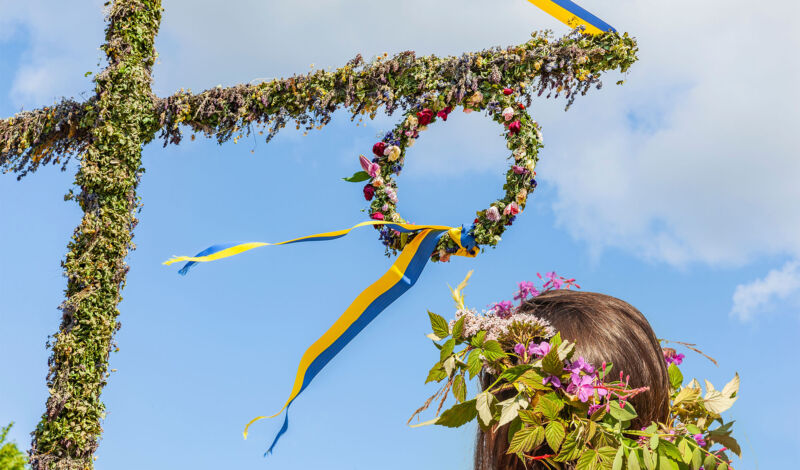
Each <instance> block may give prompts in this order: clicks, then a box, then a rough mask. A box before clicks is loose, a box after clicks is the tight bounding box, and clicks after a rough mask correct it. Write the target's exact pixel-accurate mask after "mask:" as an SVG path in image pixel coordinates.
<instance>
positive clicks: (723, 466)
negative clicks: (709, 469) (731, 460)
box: [717, 462, 728, 470]
mask: <svg viewBox="0 0 800 470" xmlns="http://www.w3.org/2000/svg"><path fill="white" fill-rule="evenodd" d="M717 470H728V464H727V463H725V462H722V463H721V464H719V466H718V467H717Z"/></svg>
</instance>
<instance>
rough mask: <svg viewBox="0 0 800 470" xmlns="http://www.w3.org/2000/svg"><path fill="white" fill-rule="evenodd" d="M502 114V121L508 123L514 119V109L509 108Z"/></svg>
mask: <svg viewBox="0 0 800 470" xmlns="http://www.w3.org/2000/svg"><path fill="white" fill-rule="evenodd" d="M502 114H503V119H505V120H506V121H510V120H511V119H512V118H513V117H514V108H512V107H511V106H509V107H507V108H506V109H504V110H503V113H502Z"/></svg>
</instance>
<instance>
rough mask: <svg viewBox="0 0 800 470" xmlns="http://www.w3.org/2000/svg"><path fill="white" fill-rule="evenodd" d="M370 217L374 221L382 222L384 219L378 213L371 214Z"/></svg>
mask: <svg viewBox="0 0 800 470" xmlns="http://www.w3.org/2000/svg"><path fill="white" fill-rule="evenodd" d="M370 217H372V218H373V219H375V220H383V218H384V217H383V214H381V213H380V212H373V213H372V215H371V216H370Z"/></svg>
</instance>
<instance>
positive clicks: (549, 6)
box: [528, 0, 616, 34]
mask: <svg viewBox="0 0 800 470" xmlns="http://www.w3.org/2000/svg"><path fill="white" fill-rule="evenodd" d="M528 1H529V2H531V3H533V4H534V5H536V6H537V7H539V8H541V9H542V10H544V11H545V13H547V14H549V15H550V16H552V17H553V18H555V19H557V20H558V21H560V22H562V23H564V24H565V25H567V26H569V27H570V28H577V27H578V26H584V27H585V28H586V32H587V33H589V34H601V33H605V32H608V31H611V32H615V31H616V29H614V27H613V26H611V25H610V24H608V23H606V22H605V21H603V20H601V19H600V18H598V17H596V16H595V15H593V14H591V13H589V12H588V11H586V10H584V9H583V8H581V6H580V5H578V4H577V3H575V2H572V1H570V0H528Z"/></svg>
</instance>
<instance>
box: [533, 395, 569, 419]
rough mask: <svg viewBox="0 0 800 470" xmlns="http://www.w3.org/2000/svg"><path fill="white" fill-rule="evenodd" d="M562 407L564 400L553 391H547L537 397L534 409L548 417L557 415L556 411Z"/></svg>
mask: <svg viewBox="0 0 800 470" xmlns="http://www.w3.org/2000/svg"><path fill="white" fill-rule="evenodd" d="M563 407H564V402H563V401H562V400H561V399H560V398H558V396H557V395H556V394H555V393H548V394H547V395H544V396H542V397H541V398H539V403H537V404H536V408H534V411H537V412H539V413H542V414H543V415H545V416H546V417H548V418H550V419H555V418H557V417H558V412H559V411H561V408H563Z"/></svg>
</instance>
